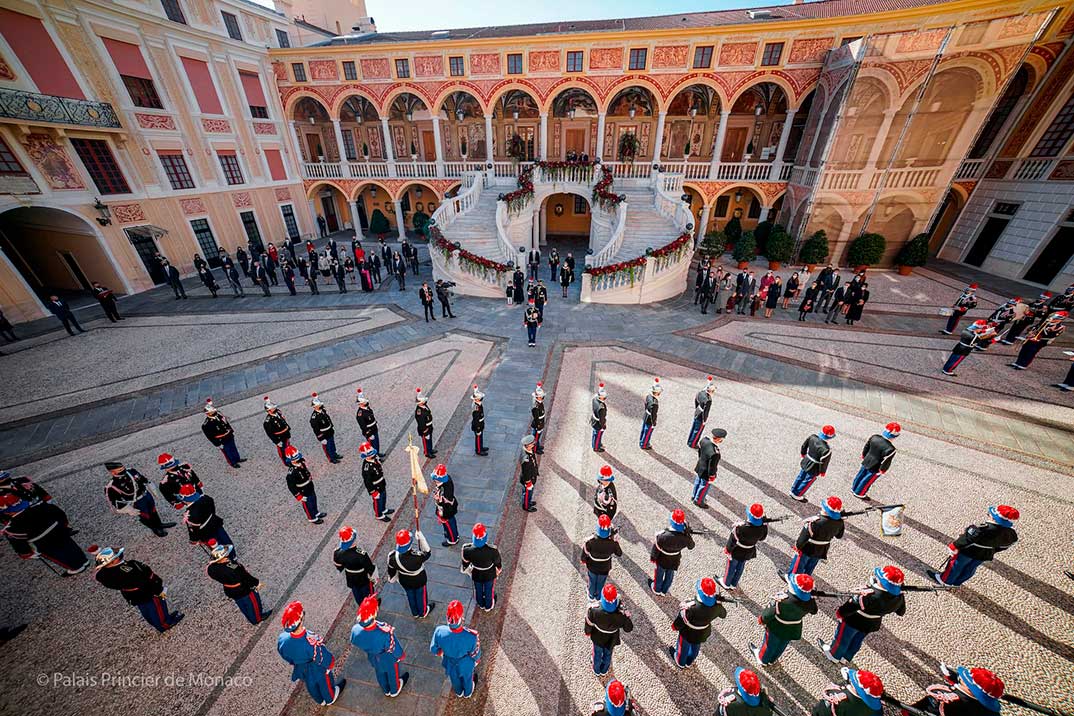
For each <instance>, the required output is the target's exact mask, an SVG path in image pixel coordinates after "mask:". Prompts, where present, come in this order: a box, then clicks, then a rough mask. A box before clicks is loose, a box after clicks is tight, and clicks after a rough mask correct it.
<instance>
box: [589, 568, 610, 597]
mask: <svg viewBox="0 0 1074 716" xmlns="http://www.w3.org/2000/svg"><path fill="white" fill-rule="evenodd" d="M587 571H588V570H587ZM607 581H608V575H607V574H596V573H594V572H589V598H590V599H600V592H601V590H603V589H604V583H605V582H607Z"/></svg>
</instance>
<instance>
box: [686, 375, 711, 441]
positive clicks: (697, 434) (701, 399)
mask: <svg viewBox="0 0 1074 716" xmlns="http://www.w3.org/2000/svg"><path fill="white" fill-rule="evenodd" d="M707 380H708V383H706V384H705V387H704V388H702V389H701V390H699V391H697V395H696V396H694V424H693V425H691V426H690V435H689V436H687V438H686V444H687V445H689V446H690V447H691V448H693V449H695V450H696V449H697V444H698V443H699V442H701V436H702V435H704V434H705V423H707V422H708V419H709V410H711V409H712V395H713V393H715V392H716V383H714V382H713V380H712V376H711V375H710V376H708V378H707Z"/></svg>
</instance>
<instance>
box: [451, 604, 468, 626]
mask: <svg viewBox="0 0 1074 716" xmlns="http://www.w3.org/2000/svg"><path fill="white" fill-rule="evenodd" d="M465 613H466V611H465V610H464V609H463V608H462V602H460V601H459V600H458V599H452V600H451V603H450V604H448V605H447V620H448V623H449V624H458V623H460V622H462V617H463V615H464V614H465Z"/></svg>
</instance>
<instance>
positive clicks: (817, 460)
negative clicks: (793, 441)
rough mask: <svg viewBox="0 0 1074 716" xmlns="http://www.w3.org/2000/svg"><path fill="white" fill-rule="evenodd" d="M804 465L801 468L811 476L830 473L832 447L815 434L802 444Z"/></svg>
mask: <svg viewBox="0 0 1074 716" xmlns="http://www.w3.org/2000/svg"><path fill="white" fill-rule="evenodd" d="M800 454H801V455H802V463H801V465H800V466H799V467H800V468H801V469H802V470H804V471H805V472H807V473H808V474H810V475H823V474H825V473H827V472H828V463H830V462H831V460H832V446H831V445H829V444H828V441H827V440H825V439H824V438H822V437H821V436H819V435H817V434H816V433H813V434H812V435H810V436H809V437H808V438H806V439H805V442H804V443H802V449H801V451H800Z"/></svg>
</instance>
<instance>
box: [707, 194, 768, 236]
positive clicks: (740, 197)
mask: <svg viewBox="0 0 1074 716" xmlns="http://www.w3.org/2000/svg"><path fill="white" fill-rule="evenodd" d="M762 201H763V199H762V198H761V196H760V195H758V194H757V192H755V191H753V190H752V189H750V188H749V187H745V186H738V187H733V188H730V189H728V190H727V191H725V192H723V193H721V194H720V195H719V196H717V197H716V200H715V201H714V202H713V204H712V211H711V212H710V214H711V216H710V221H712V228H713V229H714V230H715V229H720V230H722V229H724V228H726V227H727V222H729V221H731V219H733V218H736V217H737V218H738V221H739V223H740V224H741V225H742V230H743V231H747V230H753V229H755V228H757V224H758V223H759V222H760V221H761V209H762V203H761V202H762Z"/></svg>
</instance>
